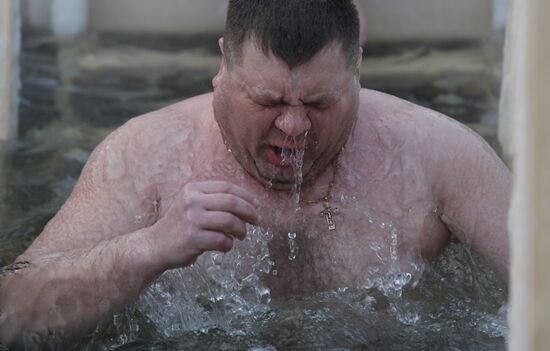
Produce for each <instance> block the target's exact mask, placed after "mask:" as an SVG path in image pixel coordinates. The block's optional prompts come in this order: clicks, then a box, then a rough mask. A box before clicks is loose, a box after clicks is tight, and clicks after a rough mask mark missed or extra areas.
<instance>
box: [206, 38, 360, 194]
mask: <svg viewBox="0 0 550 351" xmlns="http://www.w3.org/2000/svg"><path fill="white" fill-rule="evenodd" d="M213 85H214V102H213V107H214V115H215V118H216V121H217V122H218V125H219V127H220V129H221V132H222V136H223V138H224V141H225V143H226V145H227V147H228V148H229V149H230V150H231V152H232V153H233V155H234V156H235V157H236V159H237V160H238V161H239V163H240V164H241V165H242V167H243V168H244V169H245V170H246V171H247V172H248V173H249V174H251V175H252V176H253V177H255V178H256V179H257V180H259V181H260V182H262V183H264V184H268V185H271V186H273V187H274V188H276V189H289V188H291V187H292V185H293V184H294V183H295V182H296V180H297V174H296V164H295V163H296V162H295V161H296V159H300V158H301V155H302V154H303V167H302V169H301V171H302V175H303V182H304V183H307V182H309V181H311V180H312V179H315V177H316V176H317V175H319V174H320V173H321V172H322V171H323V170H324V169H325V167H327V166H328V165H329V164H330V163H331V161H332V160H333V159H334V157H335V156H336V155H337V154H338V152H339V151H340V149H341V148H342V147H343V146H344V144H345V143H346V141H347V139H348V138H349V136H350V133H351V130H352V128H353V125H354V122H355V120H356V118H357V111H358V106H359V91H360V85H359V79H358V77H357V74H356V72H354V70H353V69H350V67H349V65H347V62H346V58H345V56H344V54H343V53H342V51H341V49H340V46H339V45H337V44H331V45H328V46H327V47H325V48H324V49H323V50H321V51H320V52H319V53H317V54H316V55H315V56H314V57H313V58H312V59H311V60H310V61H309V62H307V63H305V64H303V65H301V66H298V67H294V68H293V69H290V68H289V66H288V65H287V64H286V63H285V62H284V61H283V60H281V59H279V58H277V57H275V56H274V55H272V54H269V55H267V56H266V55H265V54H264V53H263V52H262V50H261V49H259V48H258V47H257V46H256V45H255V44H253V43H252V41H247V42H246V43H245V44H244V45H243V52H242V57H241V59H240V60H239V62H238V63H234V64H233V65H231V67H228V66H227V64H226V61H225V59H222V64H221V67H220V71H219V72H218V74H217V75H216V77H215V78H214V80H213ZM289 160H293V161H294V162H291V161H289Z"/></svg>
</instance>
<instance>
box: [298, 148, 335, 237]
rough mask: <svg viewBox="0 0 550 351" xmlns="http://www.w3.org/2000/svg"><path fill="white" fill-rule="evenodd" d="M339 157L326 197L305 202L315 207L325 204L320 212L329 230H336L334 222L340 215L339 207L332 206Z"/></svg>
mask: <svg viewBox="0 0 550 351" xmlns="http://www.w3.org/2000/svg"><path fill="white" fill-rule="evenodd" d="M338 156H339V154H338V155H336V161H335V162H334V168H333V171H332V179H331V180H330V182H329V183H328V189H327V192H326V194H325V196H323V197H320V198H318V199H317V200H311V201H305V202H304V203H305V204H306V205H315V204H317V203H319V202H322V203H323V210H322V211H321V212H319V214H320V215H321V217H325V221H326V222H327V227H328V230H336V223H335V222H334V215H335V214H338V213H339V210H338V208H337V207H331V206H330V200H331V198H332V189H333V188H334V183H335V182H336V174H337V173H338Z"/></svg>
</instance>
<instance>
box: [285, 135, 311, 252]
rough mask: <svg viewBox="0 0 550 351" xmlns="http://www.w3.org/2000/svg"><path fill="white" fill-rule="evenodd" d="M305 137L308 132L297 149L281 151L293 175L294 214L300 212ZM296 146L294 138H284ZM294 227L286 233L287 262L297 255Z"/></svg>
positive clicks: (286, 142) (286, 141) (287, 142)
mask: <svg viewBox="0 0 550 351" xmlns="http://www.w3.org/2000/svg"><path fill="white" fill-rule="evenodd" d="M307 136H308V131H306V132H305V135H304V138H303V140H302V142H301V145H299V146H300V147H299V148H293V149H288V148H283V149H282V153H281V154H282V156H283V164H287V165H290V166H291V167H292V171H293V174H294V184H293V186H292V193H291V194H292V199H293V204H294V213H295V214H297V213H298V212H299V211H300V191H301V188H302V182H303V177H304V175H303V168H304V155H305V148H306V145H307ZM287 144H290V145H298V142H297V140H296V138H294V137H286V138H285V145H287ZM294 226H295V224H294V223H292V225H291V231H289V232H288V234H287V236H288V250H289V253H288V260H289V261H294V260H295V259H296V255H297V253H298V246H297V242H296V235H297V234H296V232H297V231H296V230H294V231H292V229H294V228H293V227H294Z"/></svg>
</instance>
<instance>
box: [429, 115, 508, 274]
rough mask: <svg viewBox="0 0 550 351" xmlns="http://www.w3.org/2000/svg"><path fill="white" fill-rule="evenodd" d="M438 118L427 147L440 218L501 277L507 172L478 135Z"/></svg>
mask: <svg viewBox="0 0 550 351" xmlns="http://www.w3.org/2000/svg"><path fill="white" fill-rule="evenodd" d="M439 119H440V121H438V122H437V124H436V127H435V129H434V131H433V133H432V138H433V141H432V142H430V143H429V145H428V147H429V149H430V151H429V152H430V153H432V157H431V161H430V162H431V168H432V175H434V179H433V180H432V183H433V184H434V185H435V186H434V192H435V194H436V195H435V196H436V201H437V204H438V210H439V215H440V218H441V220H442V221H443V222H444V223H445V224H446V225H447V227H448V228H449V229H450V230H451V232H452V233H453V234H455V235H456V236H457V237H458V238H459V240H460V241H462V242H463V243H465V244H467V245H469V246H471V247H472V248H473V249H474V250H476V251H478V252H479V253H480V254H482V255H483V256H484V257H485V258H486V259H487V260H488V262H489V263H490V264H491V265H492V266H493V268H495V269H497V271H498V272H499V273H501V275H502V276H503V277H507V276H508V266H509V235H508V230H507V225H508V208H509V205H510V196H511V192H512V175H511V172H510V171H509V170H508V168H507V167H506V166H505V165H504V163H503V162H502V161H501V160H500V158H499V157H498V156H497V155H496V153H495V152H494V151H493V150H492V148H491V147H490V146H489V145H488V144H487V143H486V142H485V141H484V140H483V139H482V138H481V137H480V136H479V135H477V134H476V133H474V132H473V131H471V130H470V129H469V128H467V127H465V126H463V125H461V124H459V123H457V122H455V121H453V120H450V119H448V118H446V117H440V118H439Z"/></svg>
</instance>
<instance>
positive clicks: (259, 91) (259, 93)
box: [244, 83, 341, 104]
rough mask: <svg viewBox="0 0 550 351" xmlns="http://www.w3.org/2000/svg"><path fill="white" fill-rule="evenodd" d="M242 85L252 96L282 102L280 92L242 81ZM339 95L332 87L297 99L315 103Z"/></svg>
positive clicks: (339, 92)
mask: <svg viewBox="0 0 550 351" xmlns="http://www.w3.org/2000/svg"><path fill="white" fill-rule="evenodd" d="M244 86H245V88H246V90H247V91H248V94H249V95H251V97H252V98H257V99H263V100H267V101H269V102H273V103H280V102H283V103H284V101H283V95H282V94H278V93H276V92H274V91H271V90H269V89H265V88H263V87H255V86H250V85H248V84H246V83H244ZM340 95H341V91H340V89H333V90H330V91H322V92H319V93H314V94H313V95H310V96H306V97H304V98H302V99H299V101H300V102H302V103H304V104H316V103H321V102H325V101H327V100H329V101H331V100H333V99H334V98H337V97H338V96H340Z"/></svg>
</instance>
